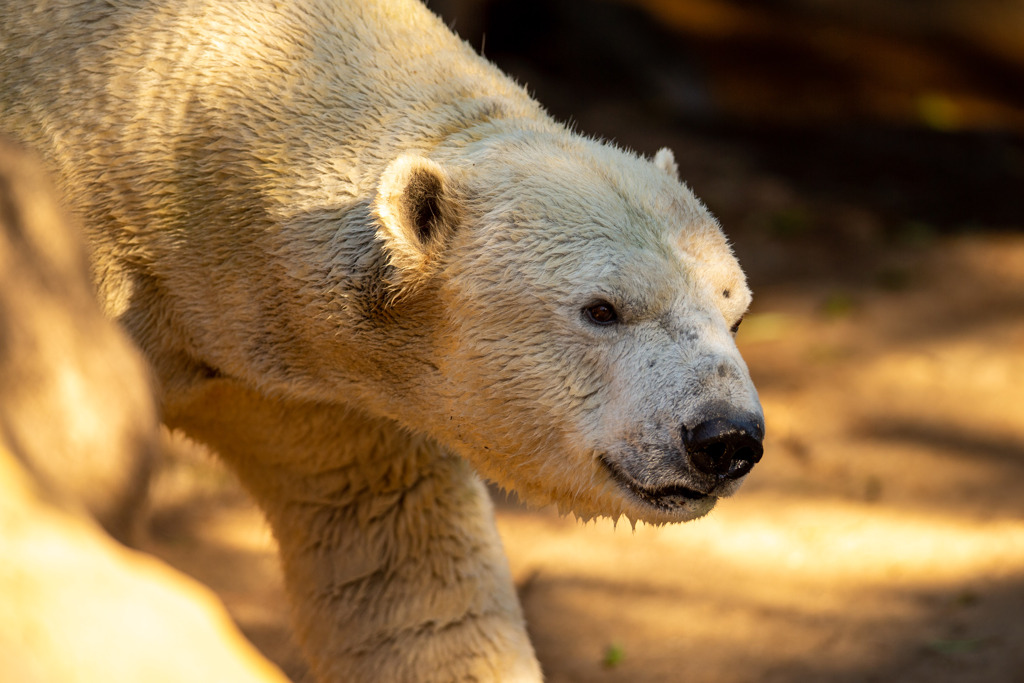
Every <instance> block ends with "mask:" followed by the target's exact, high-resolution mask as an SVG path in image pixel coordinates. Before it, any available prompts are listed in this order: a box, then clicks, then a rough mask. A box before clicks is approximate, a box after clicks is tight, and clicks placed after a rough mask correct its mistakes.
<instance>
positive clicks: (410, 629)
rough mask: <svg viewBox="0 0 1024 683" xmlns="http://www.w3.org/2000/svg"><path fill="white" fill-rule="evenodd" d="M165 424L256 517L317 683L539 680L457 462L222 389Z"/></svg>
mask: <svg viewBox="0 0 1024 683" xmlns="http://www.w3.org/2000/svg"><path fill="white" fill-rule="evenodd" d="M214 416H215V417H214ZM168 417H169V422H170V423H171V424H172V425H174V426H179V427H182V428H183V429H185V431H186V432H189V433H190V434H192V435H193V436H195V437H196V438H198V439H201V440H203V441H206V442H208V443H210V444H211V445H212V446H214V447H215V448H217V449H218V451H219V452H220V453H221V454H222V455H223V456H224V457H225V459H226V460H227V461H228V462H229V463H230V464H231V465H232V467H233V468H234V469H235V470H236V471H237V472H238V474H239V476H240V477H241V478H242V481H243V483H244V484H245V485H246V486H247V488H248V489H249V490H250V491H251V492H252V493H253V494H254V495H255V497H256V498H257V501H258V503H259V504H260V506H261V507H262V508H263V510H264V512H265V513H266V515H267V518H268V520H269V521H270V524H271V526H272V528H273V531H274V535H275V536H276V538H277V540H278V543H279V544H280V548H281V555H282V559H283V565H284V572H285V580H286V583H287V587H288V591H289V593H290V595H291V599H292V604H293V608H294V620H295V624H296V628H297V630H298V633H299V638H300V642H301V643H302V645H303V648H304V650H305V653H306V655H307V657H308V658H309V659H310V661H311V664H312V667H313V670H314V672H315V673H316V676H317V679H318V680H319V681H322V682H324V683H326V682H328V681H330V682H332V683H333V682H342V681H344V682H350V681H351V682H358V681H375V682H387V683H401V682H404V681H409V682H413V681H415V682H417V683H428V682H437V683H441V682H445V683H447V682H449V681H479V682H480V683H483V682H485V681H509V682H511V681H516V682H518V681H524V682H527V681H540V680H541V679H542V676H541V673H540V667H539V665H538V663H537V661H536V658H535V656H534V654H533V649H532V647H531V646H530V643H529V640H528V638H527V635H526V631H525V627H524V623H523V617H522V612H521V609H520V607H519V603H518V600H517V598H516V595H515V591H514V588H513V586H512V581H511V578H510V576H509V570H508V565H507V561H506V559H505V556H504V553H503V550H502V547H501V541H500V539H499V537H498V534H497V531H496V529H495V526H494V515H493V509H492V506H491V502H490V499H489V497H488V495H487V491H486V489H485V487H484V486H483V484H482V483H481V482H480V480H479V478H478V477H477V476H476V474H475V473H474V472H473V471H472V469H471V468H470V467H469V465H468V464H467V463H466V462H465V461H463V460H462V459H461V458H458V457H456V456H452V455H449V454H448V453H446V452H445V451H444V450H443V449H441V448H440V447H438V446H437V445H436V444H435V443H433V442H432V441H431V440H429V439H426V438H423V437H417V436H413V435H410V434H409V433H407V432H406V431H404V430H402V429H401V428H399V427H398V426H397V425H395V424H394V423H391V422H390V421H388V420H383V419H378V418H372V417H369V416H366V415H364V414H362V413H361V412H358V411H353V410H347V409H341V408H338V407H335V406H325V405H319V404H311V403H295V402H284V401H280V400H271V399H266V398H264V397H262V396H260V395H258V394H255V393H253V392H249V391H247V390H245V389H242V388H240V387H239V386H238V385H237V384H234V383H232V382H230V381H229V380H214V381H212V382H208V383H207V385H206V386H205V387H204V389H203V390H202V391H201V392H198V393H197V394H196V395H193V396H191V397H190V399H189V401H187V402H181V403H175V402H170V403H169V405H168Z"/></svg>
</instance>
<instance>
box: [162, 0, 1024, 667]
mask: <svg viewBox="0 0 1024 683" xmlns="http://www.w3.org/2000/svg"><path fill="white" fill-rule="evenodd" d="M429 4H430V5H431V7H432V8H433V9H435V11H438V12H439V13H440V14H442V15H443V16H444V18H445V20H446V21H447V22H448V23H449V24H450V25H451V26H453V27H454V29H455V30H456V31H457V32H459V33H460V34H461V35H462V36H463V37H464V38H465V39H466V40H468V41H469V42H470V43H472V44H473V45H474V46H475V47H476V48H477V49H478V50H482V51H483V53H484V54H485V55H486V56H487V57H488V58H490V59H491V60H493V61H495V62H496V63H497V64H498V65H499V66H501V67H502V68H503V69H505V70H506V71H507V72H509V73H511V74H512V75H513V76H514V77H515V78H516V79H517V80H518V81H519V82H521V83H523V84H525V85H527V86H528V87H529V89H530V90H531V91H532V92H533V93H534V94H535V95H536V97H537V98H538V99H539V100H540V101H541V102H542V103H544V104H545V105H546V106H547V107H548V109H549V111H550V112H551V113H552V114H553V115H554V116H555V117H556V118H558V119H560V120H563V121H567V122H571V123H572V125H573V126H574V127H575V128H576V129H578V130H580V131H582V132H585V133H587V134H591V135H595V136H598V137H602V138H606V139H611V140H615V141H616V142H618V143H620V144H622V145H625V146H627V147H630V148H633V149H635V150H637V151H638V152H640V153H642V154H645V155H651V154H653V153H654V152H655V151H656V150H657V149H658V148H659V147H661V146H668V147H671V148H672V149H673V150H674V151H675V156H676V159H677V160H678V162H679V167H680V172H681V175H682V177H683V178H684V179H685V180H686V182H687V183H688V184H689V185H690V186H691V187H692V188H693V190H694V191H695V192H696V194H697V195H698V196H699V197H701V198H702V199H703V200H704V201H705V202H706V203H707V205H708V206H709V207H710V208H711V210H712V211H713V212H714V213H715V214H716V215H717V216H718V217H719V218H720V220H721V222H722V224H723V227H724V229H725V231H726V233H727V234H728V235H729V236H730V238H731V239H732V241H733V243H734V246H735V249H736V251H737V253H738V255H739V257H740V261H741V263H742V264H743V266H744V268H745V269H746V271H747V273H748V277H749V280H750V284H751V286H752V288H753V290H754V292H755V304H754V307H753V309H752V311H751V313H750V315H749V316H748V318H747V320H746V321H745V322H744V324H743V327H742V328H741V330H740V334H739V337H738V343H739V345H740V347H741V350H742V351H743V353H744V356H745V358H746V359H747V361H748V363H749V365H750V368H751V372H752V375H753V377H754V380H755V382H756V384H757V385H758V388H759V390H760V392H761V396H762V400H763V403H764V407H765V413H766V418H767V425H768V436H767V440H766V451H765V458H764V460H763V461H762V463H761V464H760V465H759V466H758V467H757V468H755V470H754V472H753V473H752V475H751V476H750V477H749V481H748V483H747V484H746V485H745V487H744V489H743V490H742V491H740V493H739V494H738V495H737V496H736V497H735V498H733V499H730V500H726V501H723V502H722V503H720V505H719V508H718V509H717V510H716V511H715V512H713V513H712V515H710V516H709V517H708V518H706V519H704V520H701V521H698V522H695V523H691V524H687V525H682V526H676V527H667V528H653V527H647V526H644V525H639V526H638V527H637V528H636V529H635V530H631V529H630V527H629V525H628V524H627V523H623V524H620V525H618V528H614V527H613V525H612V524H611V523H609V522H598V523H590V524H587V525H583V524H581V523H578V522H576V521H574V520H572V519H565V518H560V517H558V516H557V515H556V514H555V513H554V512H552V511H549V510H541V511H530V510H526V509H523V508H521V507H519V506H518V505H517V504H516V503H515V502H514V501H513V500H509V499H507V498H505V497H504V496H503V495H501V494H499V493H496V500H497V502H498V515H499V526H500V528H501V531H502V534H503V537H504V539H505V543H506V547H507V550H508V553H509V556H510V561H511V564H512V569H513V573H514V576H515V577H516V580H517V584H518V586H519V590H520V594H521V597H522V600H523V604H524V607H525V610H526V616H527V620H528V622H529V628H530V631H531V634H532V637H533V639H534V643H535V645H536V648H537V651H538V655H539V656H540V658H541V661H542V663H543V665H544V668H545V671H546V673H547V676H548V680H550V681H551V682H552V683H562V682H573V683H591V682H595V681H597V682H600V681H621V682H627V681H628V682H630V683H646V682H652V683H653V682H655V681H659V682H660V681H688V682H689V683H702V682H707V683H731V682H736V683H741V682H743V683H749V682H753V681H757V682H779V683H788V682H803V681H837V682H840V683H847V682H848V683H853V682H855V681H857V682H859V681H901V682H925V681H929V682H940V683H943V682H952V681H979V682H985V683H1002V682H1007V683H1013V682H1021V681H1024V647H1022V643H1024V1H1021V0H888V1H882V0H731V1H730V0H432V2H430V3H429ZM169 443H170V446H169V450H170V453H171V457H169V458H168V459H167V461H166V464H165V466H164V467H163V469H162V471H161V473H160V475H159V477H158V480H157V485H156V495H155V499H154V516H153V526H152V540H151V542H150V545H151V548H150V549H151V550H153V551H155V552H156V553H157V554H160V555H162V556H163V557H165V558H167V559H168V560H170V561H171V562H172V563H173V564H175V565H177V566H178V567H180V568H182V569H184V570H185V571H188V572H190V573H192V574H193V575H195V576H197V577H198V578H199V579H200V580H203V581H205V582H206V583H208V584H209V585H210V586H212V587H213V588H214V589H215V590H217V591H218V593H219V594H220V595H221V597H222V598H223V599H224V600H225V602H226V603H227V605H228V607H229V609H230V610H231V611H232V613H233V615H234V616H235V618H236V619H237V620H238V622H239V623H240V625H241V626H242V628H243V630H244V631H245V632H246V633H247V634H248V635H249V637H250V638H251V639H252V640H253V641H254V642H255V643H256V644H257V645H258V646H259V647H261V648H262V649H263V650H264V651H265V652H267V653H268V654H269V655H270V656H271V657H272V658H274V659H275V660H276V661H278V662H279V663H280V664H281V665H282V666H283V667H284V668H285V670H286V671H287V672H288V673H289V674H290V675H291V676H293V677H294V678H295V679H296V680H302V678H303V677H304V676H305V673H304V668H303V665H302V663H301V660H300V658H299V657H298V655H297V653H296V651H295V648H294V645H293V644H292V643H291V641H290V639H289V638H290V636H289V635H288V628H287V609H286V607H285V604H284V598H283V594H282V593H281V589H280V577H279V575H278V570H277V566H276V560H275V559H274V556H273V549H272V541H271V538H270V534H269V532H268V531H267V530H266V527H265V526H264V525H263V523H262V522H261V520H260V518H259V515H258V513H257V512H256V511H255V510H254V509H253V508H252V507H251V506H250V504H249V503H248V502H247V499H246V498H245V497H244V495H243V494H242V493H241V492H240V491H239V490H238V489H237V485H236V484H235V483H234V482H233V481H232V480H231V478H230V477H229V476H228V475H226V474H225V473H224V472H222V471H221V470H220V469H219V468H218V466H217V465H216V464H215V463H214V462H213V461H212V460H210V459H209V458H207V457H205V456H203V455H202V454H201V453H199V452H198V451H197V450H196V449H195V448H193V447H191V446H189V445H187V444H184V443H183V442H180V441H176V440H173V439H172V440H171V441H170V442H169Z"/></svg>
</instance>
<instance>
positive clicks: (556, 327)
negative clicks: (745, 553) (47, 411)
mask: <svg viewBox="0 0 1024 683" xmlns="http://www.w3.org/2000/svg"><path fill="white" fill-rule="evenodd" d="M0 75H2V81H0V132H4V133H7V134H9V135H11V136H13V137H15V138H17V139H19V140H20V141H21V142H23V143H24V144H26V145H28V146H30V147H32V148H34V149H36V150H38V151H39V152H40V153H41V154H42V156H43V157H44V159H45V160H46V163H47V164H48V167H49V169H50V170H51V172H52V174H53V177H54V178H55V179H56V181H57V184H58V187H59V189H60V191H61V193H62V195H63V197H64V199H65V201H66V205H67V207H68V209H69V210H70V211H72V212H74V214H75V216H76V217H77V218H78V219H79V220H80V221H81V223H82V225H83V227H84V229H85V233H86V242H87V244H88V249H89V258H90V263H91V266H92V273H93V278H94V281H95V284H96V288H97V290H98V299H99V302H100V304H101V305H102V307H103V309H104V311H105V313H106V314H107V316H109V317H110V318H112V319H114V320H116V321H118V322H119V323H120V325H121V326H122V328H123V329H124V330H125V331H127V333H128V334H129V336H130V337H131V338H132V339H133V341H134V342H135V343H136V344H137V345H138V347H139V348H140V349H141V350H142V352H143V354H144V355H145V357H146V358H147V360H148V362H149V365H150V367H151V368H152V371H153V373H154V375H155V383H156V386H157V397H158V401H159V405H160V407H161V413H162V419H163V420H164V421H165V422H166V423H167V424H168V425H170V426H171V427H174V428H178V429H181V430H184V431H185V432H186V433H188V434H189V435H190V436H192V437H194V438H196V439H198V440H200V441H203V442H206V443H207V444H209V445H211V446H212V447H213V448H214V449H215V450H216V451H217V452H218V453H219V454H220V456H221V457H223V458H224V460H225V461H226V462H227V463H228V464H229V465H230V466H231V467H232V469H233V470H234V471H235V472H236V473H237V474H238V476H239V477H240V479H241V481H242V482H243V484H244V485H245V486H246V487H247V489H248V490H249V491H250V492H251V493H252V494H253V496H254V497H255V499H256V501H257V502H258V503H259V505H260V506H261V508H262V509H263V511H264V513H265V514H266V516H267V519H268V520H269V522H270V524H271V526H272V528H273V531H274V534H275V537H276V538H277V540H278V542H279V545H280V549H281V555H282V559H283V566H284V572H285V578H286V584H287V587H288V590H289V593H290V596H291V599H292V601H293V604H294V615H295V625H296V629H297V631H298V635H299V640H300V642H301V644H302V647H303V649H304V651H305V653H306V655H307V657H308V658H309V660H310V662H311V664H312V668H313V670H314V672H315V674H316V676H317V677H318V679H319V680H322V681H389V682H397V681H424V682H425V681H455V680H475V681H498V680H501V681H538V680H540V678H541V673H540V669H539V666H538V664H537V661H536V659H535V657H534V654H533V651H532V648H531V646H530V643H529V640H528V638H527V635H526V631H525V628H524V625H523V618H522V614H521V611H520V608H519V605H518V602H517V600H516V596H515V592H514V589H513V587H512V583H511V580H510V578H509V572H508V568H507V563H506V560H505V558H504V556H503V553H502V550H501V543H500V540H499V538H498V536H497V533H496V531H495V529H494V525H493V519H492V517H493V513H492V510H491V505H490V502H489V498H488V496H487V492H486V489H485V487H484V486H483V484H482V482H481V480H480V478H479V475H483V476H485V477H487V478H490V479H492V480H494V481H496V482H497V483H499V484H500V485H502V486H504V487H507V488H511V489H515V490H516V491H517V492H518V493H519V495H520V496H521V497H522V498H523V499H525V500H526V501H528V502H532V503H536V504H549V503H553V504H556V505H558V506H559V507H560V508H561V509H563V510H565V511H572V512H574V513H575V514H577V515H579V516H581V517H584V518H590V517H594V516H598V515H608V516H612V517H616V518H617V517H619V516H623V515H624V516H626V517H628V518H630V519H631V520H637V519H640V520H645V521H648V522H652V523H665V522H676V521H685V520H688V519H693V518H695V517H699V516H701V515H703V514H706V513H707V512H708V511H709V510H710V509H711V508H712V507H713V505H714V504H715V502H716V500H717V499H718V498H720V497H724V496H728V495H731V494H732V493H733V492H734V491H735V490H736V489H737V488H738V487H739V485H740V483H741V482H742V481H743V478H744V477H745V475H746V474H747V473H748V472H749V471H750V469H751V467H753V465H754V463H756V462H757V461H758V459H759V458H760V456H761V445H760V442H761V438H762V435H763V418H762V415H761V409H760V406H759V403H758V399H757V394H756V391H755V390H754V388H753V386H752V384H751V382H750V378H749V375H748V373H747V370H746V367H745V365H744V363H743V361H742V359H741V358H740V356H739V353H738V352H737V350H736V347H735V344H734V343H733V337H732V334H731V332H730V330H732V331H735V327H736V326H737V325H738V324H739V320H740V319H741V317H742V315H743V313H744V311H745V310H746V308H747V306H748V305H749V302H750V292H749V290H748V289H747V286H746V283H745V280H744V277H743V273H742V271H741V270H740V268H739V266H738V264H737V263H736V260H735V258H734V257H733V255H732V253H731V250H730V249H729V246H728V243H727V242H726V240H725V238H724V236H723V235H722V233H721V231H720V229H719V227H718V225H717V223H716V221H715V220H714V218H713V217H712V216H711V215H710V214H709V213H708V212H707V210H706V209H705V208H704V207H703V205H701V203H700V202H699V201H698V200H697V199H696V198H695V197H694V196H693V195H692V193H691V192H690V191H689V190H688V189H687V188H686V187H685V186H684V185H683V184H682V183H681V182H680V181H679V179H678V177H677V168H676V164H675V162H674V160H673V158H672V154H671V152H669V151H668V150H662V151H661V152H659V153H658V154H657V155H655V157H654V158H653V159H644V158H641V157H638V156H637V155H635V154H632V153H630V152H627V151H624V150H621V149H618V148H615V147H613V146H610V145H606V144H602V143H600V142H598V141H595V140H592V139H588V138H585V137H582V136H579V135H577V134H575V133H572V132H570V131H568V130H567V129H566V128H564V127H563V126H561V125H559V124H557V123H556V122H554V121H553V120H551V119H550V118H549V117H548V116H547V115H546V114H545V113H544V111H543V110H542V109H541V108H540V106H539V105H538V104H537V103H535V102H534V101H533V100H532V99H530V98H529V97H528V96H527V94H526V93H525V92H524V90H523V89H521V88H520V87H519V86H517V85H516V84H515V83H513V82H512V81H511V80H510V79H508V78H507V77H506V76H504V75H503V74H502V73H500V72H499V71H498V70H497V69H496V68H495V67H493V66H492V65H491V64H489V63H488V62H487V61H486V60H484V59H483V58H481V57H480V56H479V55H477V54H475V53H474V52H473V51H472V50H471V49H470V48H469V47H468V46H467V45H465V44H464V43H462V42H461V41H459V40H458V39H457V38H456V37H455V36H454V35H453V34H452V33H451V32H450V31H449V30H448V29H447V28H446V27H445V26H444V25H443V24H442V23H441V22H440V20H439V19H438V18H437V17H435V16H434V15H432V14H431V13H430V12H429V11H427V10H426V9H425V8H424V7H423V6H422V5H420V4H419V3H418V2H413V1H412V0H374V1H371V2H355V1H354V0H353V1H345V0H295V1H294V2H287V3H271V2H261V1H258V0H251V1H250V0H242V1H240V2H239V1H236V0H233V1H231V2H227V1H225V0H196V1H193V2H180V1H178V0H175V1H171V0H74V1H73V0H50V1H47V2H28V3H20V4H13V5H11V6H9V7H7V8H5V10H4V13H3V15H2V17H0ZM5 286H6V285H5ZM12 315H15V314H12ZM17 315H21V313H17ZM111 386H113V385H111ZM140 400H141V399H140ZM147 414H148V413H147ZM125 433H128V434H130V431H129V432H125ZM129 450H130V448H129ZM116 471H117V472H128V473H130V472H132V471H133V470H132V468H131V467H130V466H129V467H127V469H121V468H116ZM45 476H46V475H45V473H41V474H40V480H42V479H45ZM124 476H129V475H124ZM85 502H86V503H87V504H88V505H92V507H93V508H95V503H90V502H89V501H85ZM95 512H96V514H98V515H100V516H101V518H102V517H104V516H106V517H110V518H111V519H117V518H118V515H117V513H116V511H115V512H111V511H104V510H102V509H96V510H95ZM161 647H165V646H161Z"/></svg>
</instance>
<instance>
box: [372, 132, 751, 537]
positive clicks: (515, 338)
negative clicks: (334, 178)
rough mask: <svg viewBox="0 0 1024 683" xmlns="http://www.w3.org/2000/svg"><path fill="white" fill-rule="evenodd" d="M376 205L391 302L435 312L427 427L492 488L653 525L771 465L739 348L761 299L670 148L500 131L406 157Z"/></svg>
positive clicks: (693, 513)
mask: <svg viewBox="0 0 1024 683" xmlns="http://www.w3.org/2000/svg"><path fill="white" fill-rule="evenodd" d="M376 202H377V203H376V214H377V217H378V220H379V223H380V226H381V227H380V228H379V239H380V240H381V241H382V242H383V244H384V247H385V250H386V251H387V253H388V254H389V255H390V262H391V267H392V275H391V282H392V286H393V289H394V291H395V292H396V298H401V296H402V295H406V296H410V297H413V298H415V297H417V296H419V297H421V299H422V298H423V297H426V298H427V300H428V301H430V302H432V304H427V307H430V306H433V307H435V308H436V309H437V310H439V311H442V313H441V314H440V315H436V316H434V319H435V320H436V321H437V322H436V323H434V329H432V330H431V331H430V335H429V336H430V337H431V338H432V339H433V340H434V341H433V342H432V346H431V348H432V349H434V353H435V358H434V361H433V363H434V364H436V369H437V374H438V377H440V378H441V379H440V380H439V384H438V385H437V386H435V387H434V388H433V390H432V391H433V392H434V394H433V396H434V398H433V399H432V400H435V401H436V403H435V405H436V406H438V408H437V411H436V412H435V411H433V410H431V411H429V412H430V413H431V415H430V417H429V418H426V419H425V420H424V424H423V425H422V426H423V428H424V429H425V430H426V431H428V432H429V433H431V434H432V435H433V436H435V438H437V439H438V440H440V441H441V442H442V443H445V444H446V445H448V446H449V447H451V448H452V449H454V450H455V451H456V452H458V453H460V454H462V455H464V456H465V457H467V458H468V459H469V460H471V461H472V462H473V463H474V464H475V466H476V467H477V468H478V470H479V471H480V472H481V473H482V474H483V475H484V476H486V477H488V478H491V479H493V480H495V481H496V482H498V483H499V484H501V485H502V486H505V487H509V488H512V489H514V490H515V491H516V492H517V493H518V494H519V495H520V497H522V498H523V499H525V500H527V501H532V502H535V503H540V504H546V503H551V502H554V503H556V504H558V505H559V506H560V508H562V509H566V510H572V511H574V512H575V513H576V514H578V515H580V516H582V517H592V516H596V515H609V516H612V517H619V516H620V515H626V516H627V517H629V518H630V519H631V520H636V519H640V520H645V521H648V522H654V523H661V522H668V521H683V520H687V519H692V518H696V517H699V516H701V515H704V514H706V513H707V512H708V511H709V510H710V509H711V508H712V507H713V506H714V504H715V501H716V500H717V498H719V497H722V496H728V495H730V494H732V493H733V492H734V491H735V490H736V489H737V488H738V487H739V485H740V483H741V482H742V481H743V479H744V477H745V475H746V474H747V473H748V472H749V471H750V469H751V468H752V467H753V465H754V464H755V463H756V462H757V461H758V460H759V459H760V457H761V453H762V449H761V440H762V437H763V433H764V420H763V415H762V412H761V408H760V404H759V402H758V397H757V393H756V391H755V389H754V387H753V385H752V383H751V380H750V377H749V374H748V372H747V368H746V366H745V364H744V362H743V360H742V358H741V357H740V354H739V352H738V351H737V349H736V345H735V343H734V341H733V337H734V334H735V332H736V329H737V327H738V326H739V324H740V321H741V319H742V318H743V315H744V312H745V311H746V309H747V307H748V306H749V304H750V300H751V295H750V291H749V289H748V288H747V285H746V282H745V278H744V275H743V272H742V271H741V270H740V267H739V265H738V264H737V262H736V259H735V258H734V256H733V253H732V251H731V249H730V247H729V244H728V242H727V241H726V239H725V237H724V236H723V234H722V232H721V230H720V229H719V226H718V224H717V223H716V221H715V219H714V218H713V217H712V216H711V214H710V213H709V212H708V211H707V210H706V209H705V208H704V206H703V205H702V204H701V203H700V202H699V201H698V200H697V199H696V198H695V197H694V195H693V194H692V193H691V192H690V191H689V190H688V189H687V188H686V187H685V186H684V185H683V184H682V183H681V182H680V181H679V179H678V177H677V171H676V164H675V161H674V159H673V157H672V154H671V152H669V151H668V150H662V151H661V152H659V153H658V154H657V155H656V156H655V158H654V159H653V160H645V159H640V158H638V157H636V156H634V155H632V154H630V153H627V152H625V151H622V150H620V149H616V148H614V147H611V146H608V145H605V144H600V143H598V142H595V141H592V140H587V139H579V138H570V137H567V136H565V135H564V134H563V135H550V136H545V135H542V134H535V135H532V136H530V137H528V138H524V137H521V136H514V135H512V136H508V137H505V138H503V137H501V136H492V137H489V138H487V139H486V141H484V142H481V143H478V144H476V145H475V146H470V147H469V148H467V150H466V151H465V152H464V153H463V154H462V156H461V157H459V158H458V159H456V160H454V161H452V160H447V161H445V160H442V161H439V162H436V163H435V162H434V161H428V160H426V159H424V158H421V157H416V156H406V157H403V158H400V159H398V160H397V161H395V162H393V163H392V164H391V166H390V167H389V168H388V170H387V171H385V173H384V176H383V178H382V181H381V183H380V186H379V190H378V194H377V200H376ZM417 292H420V294H417ZM423 292H426V293H423ZM423 306H424V304H422V303H421V304H420V308H422V307H423Z"/></svg>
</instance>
